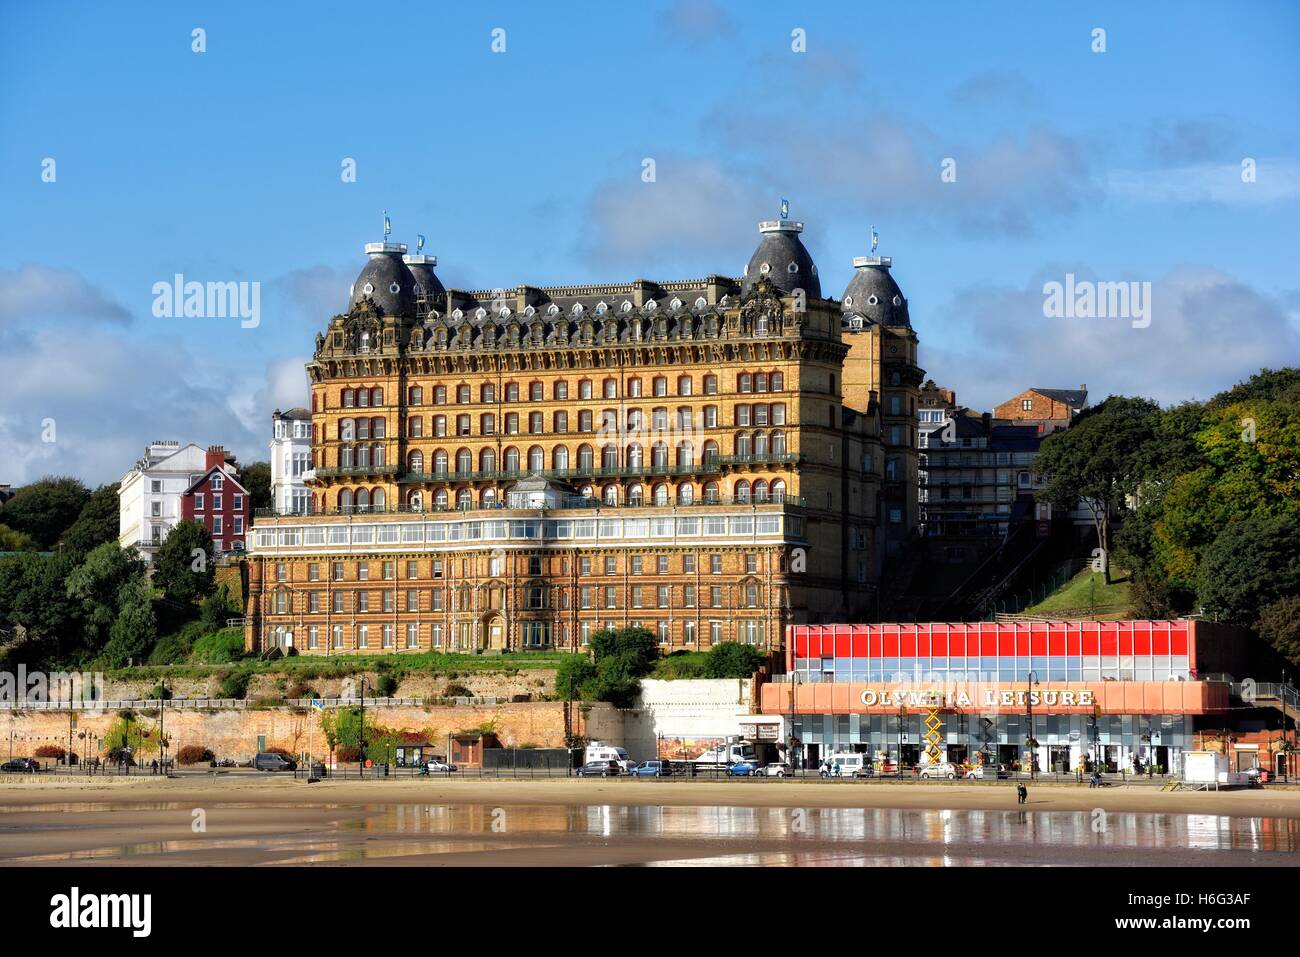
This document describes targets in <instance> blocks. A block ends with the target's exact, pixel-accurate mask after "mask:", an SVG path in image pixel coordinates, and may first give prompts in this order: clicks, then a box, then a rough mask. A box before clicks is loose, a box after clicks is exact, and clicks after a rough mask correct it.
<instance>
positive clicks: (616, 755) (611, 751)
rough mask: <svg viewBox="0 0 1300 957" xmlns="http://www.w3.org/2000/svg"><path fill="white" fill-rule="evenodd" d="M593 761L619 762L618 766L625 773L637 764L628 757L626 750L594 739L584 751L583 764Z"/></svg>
mask: <svg viewBox="0 0 1300 957" xmlns="http://www.w3.org/2000/svg"><path fill="white" fill-rule="evenodd" d="M593 761H614V762H617V764H618V766H619V767H620V768H622V773H623V774H627V773H628V772H629V771H631V770H632V768H634V767H635V766H636V762H635V761H633V760H632V759H631V758H630V757H628V753H627V752H626V751H625V750H623V749H622V748H619V747H615V746H613V745H610V744H606V743H605V742H604V741H593V742H591V743H590V744H588V745H587V747H586V749H585V750H584V751H583V752H582V763H583V764H591V763H592V762H593Z"/></svg>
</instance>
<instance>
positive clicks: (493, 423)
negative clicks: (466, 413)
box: [478, 412, 497, 435]
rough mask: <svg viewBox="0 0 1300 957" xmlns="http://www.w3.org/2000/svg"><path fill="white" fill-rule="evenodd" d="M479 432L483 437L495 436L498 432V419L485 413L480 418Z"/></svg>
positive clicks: (489, 413)
mask: <svg viewBox="0 0 1300 957" xmlns="http://www.w3.org/2000/svg"><path fill="white" fill-rule="evenodd" d="M478 430H479V433H480V434H481V435H495V434H496V431H497V417H496V416H495V415H493V414H492V413H491V412H484V413H483V414H482V415H480V416H479V417H478Z"/></svg>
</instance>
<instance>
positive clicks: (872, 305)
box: [840, 256, 925, 558]
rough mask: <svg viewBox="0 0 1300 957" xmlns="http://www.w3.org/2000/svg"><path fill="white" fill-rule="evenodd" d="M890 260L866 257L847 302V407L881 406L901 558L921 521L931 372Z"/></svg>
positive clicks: (890, 514) (890, 520)
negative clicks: (923, 410)
mask: <svg viewBox="0 0 1300 957" xmlns="http://www.w3.org/2000/svg"><path fill="white" fill-rule="evenodd" d="M892 265H893V261H892V260H891V259H890V258H889V257H888V256H858V257H857V258H855V259H854V260H853V268H854V273H853V278H852V279H851V280H850V281H849V285H848V287H847V288H846V289H845V290H844V298H843V300H842V301H841V303H840V311H841V336H842V337H843V339H844V342H845V343H846V344H847V345H848V347H849V353H848V355H847V356H846V357H845V360H844V390H845V397H844V401H845V403H846V404H850V403H851V404H852V405H853V407H854V408H858V409H867V408H869V407H870V405H871V403H872V399H873V398H874V400H875V402H876V403H877V405H878V408H879V421H880V443H881V446H882V449H883V452H884V463H883V465H884V469H883V475H882V477H881V478H882V482H881V490H880V519H881V522H880V529H881V539H882V543H883V545H884V555H885V557H886V558H888V557H889V556H891V555H896V554H898V552H899V550H900V549H901V548H902V546H903V544H904V543H905V542H906V541H907V540H908V538H909V537H910V535H911V534H912V532H913V531H914V530H915V529H916V526H917V522H918V520H919V501H918V482H919V472H918V469H919V464H920V459H919V453H918V435H917V432H918V430H917V426H916V423H917V418H916V410H917V404H918V402H919V401H920V387H921V383H922V382H923V381H924V379H925V372H924V370H922V369H921V368H920V367H919V366H918V365H917V345H918V343H917V336H916V332H915V330H913V329H912V321H911V316H910V315H909V313H908V304H907V297H906V296H904V295H903V291H902V290H901V289H900V288H899V287H898V283H897V282H895V281H894V277H893V275H892V273H891V272H890V267H891V266H892Z"/></svg>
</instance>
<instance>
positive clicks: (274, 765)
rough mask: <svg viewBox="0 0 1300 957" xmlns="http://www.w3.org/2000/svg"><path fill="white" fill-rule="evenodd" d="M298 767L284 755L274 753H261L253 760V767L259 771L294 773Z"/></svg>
mask: <svg viewBox="0 0 1300 957" xmlns="http://www.w3.org/2000/svg"><path fill="white" fill-rule="evenodd" d="M297 766H298V765H297V764H295V763H294V762H293V761H290V760H289V759H288V758H286V757H285V756H284V755H283V754H276V753H275V752H274V751H260V752H258V754H257V757H255V758H253V767H254V768H255V769H256V770H258V771H292V770H293V769H294V768H296V767H297Z"/></svg>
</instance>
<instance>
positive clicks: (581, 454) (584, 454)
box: [578, 444, 595, 470]
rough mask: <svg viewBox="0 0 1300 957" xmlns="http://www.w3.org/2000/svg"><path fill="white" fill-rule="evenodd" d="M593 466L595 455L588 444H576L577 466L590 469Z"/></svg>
mask: <svg viewBox="0 0 1300 957" xmlns="http://www.w3.org/2000/svg"><path fill="white" fill-rule="evenodd" d="M594 467H595V456H594V454H593V452H592V449H591V446H590V445H585V444H584V445H580V446H578V468H580V469H584V470H585V469H591V468H594Z"/></svg>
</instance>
